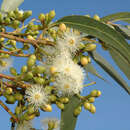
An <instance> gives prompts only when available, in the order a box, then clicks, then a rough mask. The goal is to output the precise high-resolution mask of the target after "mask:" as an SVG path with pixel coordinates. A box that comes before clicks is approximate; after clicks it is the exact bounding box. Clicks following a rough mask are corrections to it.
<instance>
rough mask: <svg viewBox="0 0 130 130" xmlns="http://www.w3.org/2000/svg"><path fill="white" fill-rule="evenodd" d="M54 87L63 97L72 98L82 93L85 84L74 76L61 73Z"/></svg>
mask: <svg viewBox="0 0 130 130" xmlns="http://www.w3.org/2000/svg"><path fill="white" fill-rule="evenodd" d="M54 86H55V87H56V89H57V91H58V92H59V93H60V94H61V95H63V96H64V95H67V96H72V95H74V94H78V93H80V92H81V91H82V89H83V82H80V81H79V80H77V79H75V78H73V77H72V76H68V75H65V74H62V73H60V75H58V76H57V78H56V79H55V82H54Z"/></svg>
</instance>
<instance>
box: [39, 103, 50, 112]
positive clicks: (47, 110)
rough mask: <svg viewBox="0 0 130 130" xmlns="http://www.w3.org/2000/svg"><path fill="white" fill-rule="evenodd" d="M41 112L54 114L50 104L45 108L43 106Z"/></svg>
mask: <svg viewBox="0 0 130 130" xmlns="http://www.w3.org/2000/svg"><path fill="white" fill-rule="evenodd" d="M41 110H43V111H46V112H52V107H51V105H50V104H47V105H45V106H42V107H41Z"/></svg>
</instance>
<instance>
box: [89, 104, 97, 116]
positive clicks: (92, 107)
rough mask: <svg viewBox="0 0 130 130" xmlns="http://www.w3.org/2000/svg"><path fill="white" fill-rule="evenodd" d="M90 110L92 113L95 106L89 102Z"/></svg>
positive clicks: (94, 110)
mask: <svg viewBox="0 0 130 130" xmlns="http://www.w3.org/2000/svg"><path fill="white" fill-rule="evenodd" d="M90 112H91V113H92V114H94V113H95V112H96V107H95V106H94V105H93V104H90Z"/></svg>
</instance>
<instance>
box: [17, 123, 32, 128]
mask: <svg viewBox="0 0 130 130" xmlns="http://www.w3.org/2000/svg"><path fill="white" fill-rule="evenodd" d="M31 128H32V122H31V121H23V122H20V123H18V124H17V127H16V130H30V129H31Z"/></svg>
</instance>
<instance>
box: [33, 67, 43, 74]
mask: <svg viewBox="0 0 130 130" xmlns="http://www.w3.org/2000/svg"><path fill="white" fill-rule="evenodd" d="M43 72H45V67H43V66H37V67H35V68H34V69H33V73H36V74H38V73H39V74H42V73H43Z"/></svg>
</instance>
